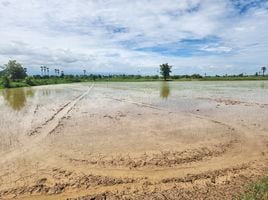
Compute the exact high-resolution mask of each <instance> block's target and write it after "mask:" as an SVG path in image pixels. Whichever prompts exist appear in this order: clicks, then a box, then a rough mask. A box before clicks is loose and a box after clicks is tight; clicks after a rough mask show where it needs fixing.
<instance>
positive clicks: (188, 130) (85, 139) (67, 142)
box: [0, 83, 268, 200]
mask: <svg viewBox="0 0 268 200" xmlns="http://www.w3.org/2000/svg"><path fill="white" fill-rule="evenodd" d="M135 84H136V85H135ZM147 84H149V83H147ZM150 84H152V85H153V83H150ZM176 84H179V83H172V84H171V85H170V87H171V94H172V95H171V96H170V97H168V99H161V98H159V93H158V92H157V90H155V88H154V87H151V86H150V87H148V85H146V84H145V85H144V86H143V87H142V86H141V85H138V84H137V83H133V84H132V85H131V83H128V84H123V83H121V84H120V83H117V84H116V83H113V84H105V83H103V84H101V83H99V84H90V85H88V84H74V85H65V86H55V87H56V88H53V86H43V87H35V88H34V89H33V90H34V92H33V93H34V94H35V95H33V96H31V97H30V98H29V99H28V103H27V102H26V103H24V104H25V107H24V108H22V109H21V110H20V111H18V110H16V111H14V112H13V111H12V110H11V108H10V107H8V106H6V107H4V110H3V112H4V111H5V112H6V113H7V114H6V116H5V118H3V117H2V118H0V119H1V132H3V133H1V136H0V139H2V142H0V146H1V151H0V155H1V159H0V199H65V200H67V199H68V200H88V199H112V200H113V199H235V198H237V197H238V196H239V194H240V193H242V192H243V191H244V190H246V187H245V186H246V185H247V184H248V183H250V182H252V181H255V180H257V179H258V178H259V177H262V176H264V175H267V174H268V173H267V172H268V168H267V166H268V124H267V120H268V106H267V104H266V102H265V100H268V95H267V93H262V91H258V90H255V91H254V95H253V94H252V95H251V96H250V95H249V96H250V98H249V97H244V98H245V99H241V98H238V97H241V96H242V94H243V90H242V89H241V90H240V91H239V90H238V91H237V93H236V96H233V95H231V94H229V93H228V92H226V88H223V89H219V94H220V95H219V94H218V93H217V92H215V91H212V90H208V91H206V92H203V93H202V92H196V93H195V95H191V94H192V93H191V92H189V90H187V89H184V90H177V89H176V88H177V87H178V86H176ZM194 87H198V85H196V86H193V85H191V88H194ZM204 87H208V86H206V85H204ZM241 87H242V86H241ZM198 88H199V87H198ZM44 91H45V92H44ZM47 91H51V92H47ZM55 91H57V92H55ZM256 94H257V95H256ZM260 96H261V97H260ZM160 97H161V94H160ZM0 103H1V99H0ZM10 119H13V120H14V121H15V122H17V126H16V127H14V126H11V125H10V123H9V125H8V122H9V120H10Z"/></svg>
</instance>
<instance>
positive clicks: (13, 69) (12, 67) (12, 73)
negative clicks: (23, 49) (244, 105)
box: [5, 60, 27, 80]
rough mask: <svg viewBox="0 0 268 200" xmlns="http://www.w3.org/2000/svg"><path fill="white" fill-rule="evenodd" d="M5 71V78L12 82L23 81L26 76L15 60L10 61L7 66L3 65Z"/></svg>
mask: <svg viewBox="0 0 268 200" xmlns="http://www.w3.org/2000/svg"><path fill="white" fill-rule="evenodd" d="M5 67H6V70H7V76H9V77H10V78H11V79H12V80H15V79H24V78H25V77H26V76H27V74H26V72H25V70H24V68H23V67H22V65H21V64H20V63H17V61H16V60H10V61H9V62H8V64H5Z"/></svg>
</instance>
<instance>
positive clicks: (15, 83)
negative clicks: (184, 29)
mask: <svg viewBox="0 0 268 200" xmlns="http://www.w3.org/2000/svg"><path fill="white" fill-rule="evenodd" d="M171 68H172V66H170V65H168V63H166V64H162V65H160V74H161V75H162V77H163V79H164V80H167V79H170V80H173V81H196V80H198V81H236V80H268V75H265V71H266V67H262V68H261V70H262V71H263V73H262V75H263V76H261V75H260V74H261V73H260V72H256V74H254V75H244V74H243V73H241V74H238V75H224V76H220V75H216V76H207V75H205V76H202V75H200V74H192V75H172V76H171V75H170V73H171ZM40 69H41V74H40V75H34V76H27V69H26V68H23V67H22V65H21V64H20V63H17V62H16V60H10V61H9V62H8V64H6V65H5V68H3V70H2V71H0V88H14V87H26V86H37V85H49V84H62V83H75V82H89V81H114V82H134V81H135V82H136V81H159V80H162V78H161V77H159V76H158V75H151V76H148V75H147V76H141V75H126V74H113V75H102V74H90V75H87V74H86V70H83V71H82V72H81V75H65V74H64V71H60V70H59V69H54V70H53V71H54V74H55V75H50V74H49V73H50V70H49V68H48V67H46V66H41V67H40Z"/></svg>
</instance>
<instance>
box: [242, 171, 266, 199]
mask: <svg viewBox="0 0 268 200" xmlns="http://www.w3.org/2000/svg"><path fill="white" fill-rule="evenodd" d="M267 199H268V176H266V177H264V178H262V179H261V180H259V181H257V182H255V183H252V184H250V185H249V187H248V189H247V190H246V192H245V194H243V195H241V196H240V200H267Z"/></svg>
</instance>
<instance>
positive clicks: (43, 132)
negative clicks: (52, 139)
mask: <svg viewBox="0 0 268 200" xmlns="http://www.w3.org/2000/svg"><path fill="white" fill-rule="evenodd" d="M93 87H94V84H92V85H91V86H90V87H89V88H88V90H87V91H85V92H84V93H82V94H81V95H79V96H78V97H77V98H75V99H74V100H72V101H70V102H68V103H66V104H65V105H64V106H62V107H61V108H60V109H59V110H57V112H55V113H54V114H53V115H52V116H51V117H50V118H49V119H48V120H46V121H45V122H44V123H43V124H42V125H41V126H40V127H37V128H36V129H34V130H33V131H31V132H30V133H28V136H29V137H28V138H26V139H25V141H23V144H24V145H22V146H21V147H20V148H19V149H18V150H15V151H12V152H10V153H7V154H6V157H5V158H2V159H1V161H0V163H4V162H6V160H9V159H11V158H14V157H16V156H19V155H21V154H22V153H24V152H27V151H29V150H31V149H32V148H33V147H34V145H36V144H37V143H38V142H40V141H41V140H42V139H44V138H45V137H46V136H47V135H48V134H51V133H53V132H54V131H55V130H56V129H57V128H58V126H59V125H60V122H61V120H62V119H63V118H64V117H65V116H66V115H67V114H68V113H69V112H70V111H71V110H72V109H73V108H74V106H75V105H76V104H77V103H78V102H79V101H80V100H82V99H83V98H84V97H85V96H86V95H87V94H88V93H89V92H90V91H91V89H92V88H93Z"/></svg>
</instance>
